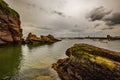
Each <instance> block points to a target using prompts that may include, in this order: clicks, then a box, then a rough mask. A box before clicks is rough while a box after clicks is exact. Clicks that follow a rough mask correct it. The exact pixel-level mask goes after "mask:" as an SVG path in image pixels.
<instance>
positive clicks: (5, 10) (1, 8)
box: [0, 0, 19, 18]
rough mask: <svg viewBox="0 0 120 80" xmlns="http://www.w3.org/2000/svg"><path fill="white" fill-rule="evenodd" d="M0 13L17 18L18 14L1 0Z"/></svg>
mask: <svg viewBox="0 0 120 80" xmlns="http://www.w3.org/2000/svg"><path fill="white" fill-rule="evenodd" d="M0 14H6V15H10V16H11V17H13V18H19V14H18V13H17V12H16V11H15V10H13V9H11V8H10V7H9V6H8V4H7V3H5V2H4V1H3V0H0Z"/></svg>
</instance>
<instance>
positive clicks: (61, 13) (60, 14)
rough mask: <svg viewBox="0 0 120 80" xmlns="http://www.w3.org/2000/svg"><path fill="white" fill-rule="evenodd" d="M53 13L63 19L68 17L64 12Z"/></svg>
mask: <svg viewBox="0 0 120 80" xmlns="http://www.w3.org/2000/svg"><path fill="white" fill-rule="evenodd" d="M53 13H54V14H57V15H59V16H61V17H66V15H65V14H64V13H63V12H60V11H56V10H55V11H53Z"/></svg>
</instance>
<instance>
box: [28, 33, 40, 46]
mask: <svg viewBox="0 0 120 80" xmlns="http://www.w3.org/2000/svg"><path fill="white" fill-rule="evenodd" d="M40 41H41V39H40V38H39V37H37V36H36V35H35V34H32V33H31V32H30V33H29V34H28V37H27V38H26V43H27V44H39V43H40Z"/></svg>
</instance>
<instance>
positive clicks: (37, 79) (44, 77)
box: [33, 76, 52, 80]
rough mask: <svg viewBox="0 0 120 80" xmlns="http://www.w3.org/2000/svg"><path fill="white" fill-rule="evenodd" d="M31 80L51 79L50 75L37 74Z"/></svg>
mask: <svg viewBox="0 0 120 80" xmlns="http://www.w3.org/2000/svg"><path fill="white" fill-rule="evenodd" d="M33 80H52V79H51V77H50V76H39V77H36V78H35V79H33Z"/></svg>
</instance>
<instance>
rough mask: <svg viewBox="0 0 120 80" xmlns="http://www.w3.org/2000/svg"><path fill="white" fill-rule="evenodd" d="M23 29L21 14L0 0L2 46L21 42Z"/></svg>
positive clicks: (0, 37)
mask: <svg viewBox="0 0 120 80" xmlns="http://www.w3.org/2000/svg"><path fill="white" fill-rule="evenodd" d="M21 37H22V29H21V26H20V16H19V14H18V13H17V12H16V11H15V10H13V9H11V8H10V7H9V6H8V4H6V3H5V2H4V1H3V0H0V45H7V44H18V43H20V42H21V39H22V38H21Z"/></svg>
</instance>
